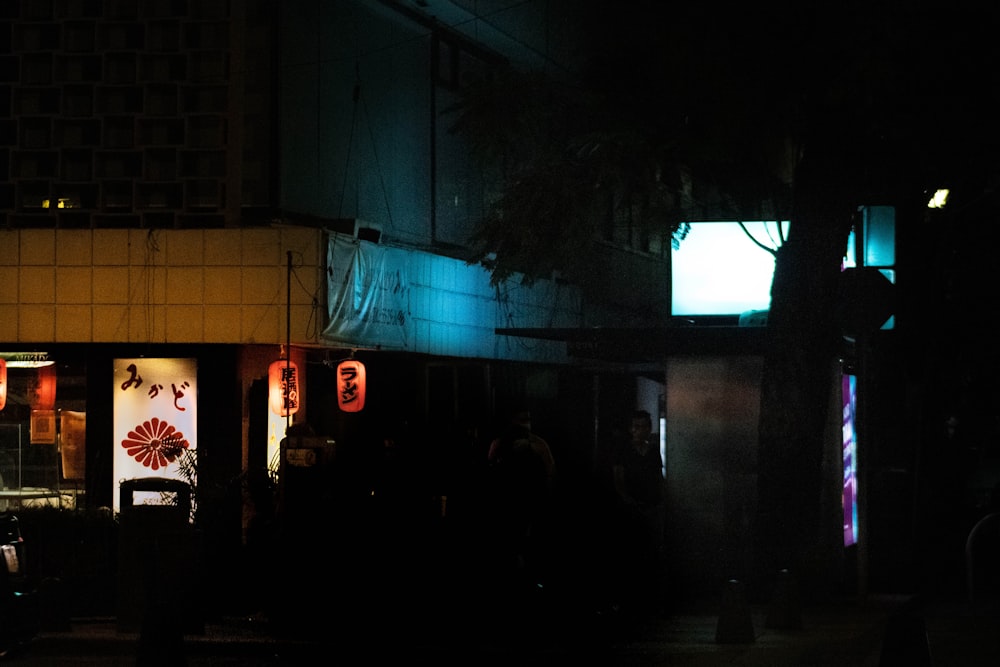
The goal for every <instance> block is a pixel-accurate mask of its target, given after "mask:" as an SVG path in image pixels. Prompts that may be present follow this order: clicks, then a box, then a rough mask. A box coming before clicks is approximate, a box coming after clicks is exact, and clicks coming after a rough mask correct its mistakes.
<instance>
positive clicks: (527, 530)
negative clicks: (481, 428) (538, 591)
mask: <svg viewBox="0 0 1000 667" xmlns="http://www.w3.org/2000/svg"><path fill="white" fill-rule="evenodd" d="M487 458H488V460H489V464H490V472H491V482H492V492H493V498H492V500H491V502H492V506H493V508H494V512H493V519H494V528H495V535H494V537H495V548H496V553H494V556H495V557H496V558H497V559H498V567H499V568H501V569H503V570H505V571H506V573H508V574H513V575H514V577H515V581H518V582H521V583H532V584H537V583H540V582H539V580H540V578H541V571H540V570H541V569H542V567H541V562H540V560H541V559H542V554H541V542H542V537H543V536H542V535H540V532H541V531H542V530H544V524H545V522H546V521H547V520H548V518H549V517H548V513H549V510H550V509H551V507H550V503H551V500H552V493H553V486H554V481H555V472H556V468H555V459H554V458H553V457H552V451H551V450H550V449H549V444H548V443H547V442H546V441H545V439H544V438H542V437H540V436H538V435H537V434H535V433H532V431H531V413H529V412H527V411H521V412H518V413H515V415H514V416H513V418H512V419H511V421H510V423H509V424H508V425H507V426H506V428H505V429H504V430H503V432H502V433H501V434H500V436H499V437H498V438H496V439H495V440H494V441H493V442H492V443H491V444H490V448H489V452H488V454H487Z"/></svg>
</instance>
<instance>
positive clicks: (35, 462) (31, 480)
mask: <svg viewBox="0 0 1000 667" xmlns="http://www.w3.org/2000/svg"><path fill="white" fill-rule="evenodd" d="M0 358H2V359H4V361H5V362H6V363H5V366H6V380H5V385H6V387H5V388H6V401H5V404H4V406H3V409H2V410H0V511H3V510H8V509H14V510H16V509H20V508H23V507H39V506H52V507H64V508H67V507H68V508H73V507H76V506H77V504H78V502H82V496H83V493H84V490H83V489H84V484H83V482H84V477H85V470H86V465H85V462H86V420H87V413H86V401H85V397H84V395H83V392H81V393H80V395H79V396H76V395H75V394H74V392H72V391H67V392H65V394H66V395H65V396H61V395H60V393H61V392H60V388H61V387H69V386H72V385H84V384H85V383H84V382H83V375H84V372H83V371H82V370H81V369H77V368H74V367H73V366H71V365H63V366H60V364H58V363H57V361H56V360H55V359H53V358H51V357H50V356H49V354H48V353H45V352H30V353H19V352H17V353H0Z"/></svg>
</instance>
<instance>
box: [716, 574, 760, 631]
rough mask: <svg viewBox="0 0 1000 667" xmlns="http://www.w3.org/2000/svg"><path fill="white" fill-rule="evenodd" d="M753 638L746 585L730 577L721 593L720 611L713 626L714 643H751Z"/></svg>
mask: <svg viewBox="0 0 1000 667" xmlns="http://www.w3.org/2000/svg"><path fill="white" fill-rule="evenodd" d="M755 639H756V637H755V635H754V631H753V616H752V615H751V614H750V605H749V604H748V603H747V596H746V587H745V586H744V585H743V583H742V582H740V581H738V580H736V579H730V580H729V581H728V582H726V590H725V591H724V592H723V594H722V613H721V614H720V615H719V623H718V625H716V627H715V643H716V644H752V643H753V642H754V640H755Z"/></svg>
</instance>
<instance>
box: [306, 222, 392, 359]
mask: <svg viewBox="0 0 1000 667" xmlns="http://www.w3.org/2000/svg"><path fill="white" fill-rule="evenodd" d="M407 264H408V255H407V252H406V251H405V250H402V249H399V248H390V247H386V246H380V245H377V244H374V243H369V242H367V241H357V240H355V239H353V238H351V237H347V236H341V235H339V234H335V235H331V239H330V244H329V249H328V251H327V266H328V267H329V269H330V273H329V278H328V281H329V282H328V294H327V297H328V304H329V306H328V308H329V313H328V315H329V320H328V321H329V325H328V326H327V328H326V329H325V330H324V331H323V337H324V338H325V339H327V340H329V341H336V342H341V343H345V344H347V345H351V344H356V343H357V342H359V341H364V343H365V346H368V347H380V348H382V349H389V350H406V349H409V347H410V345H409V342H410V331H409V326H410V304H409V295H410V288H409V281H408V280H407Z"/></svg>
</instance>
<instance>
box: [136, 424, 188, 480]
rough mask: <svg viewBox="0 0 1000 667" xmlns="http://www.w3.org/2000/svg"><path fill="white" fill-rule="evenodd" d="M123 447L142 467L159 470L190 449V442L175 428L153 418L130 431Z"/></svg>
mask: <svg viewBox="0 0 1000 667" xmlns="http://www.w3.org/2000/svg"><path fill="white" fill-rule="evenodd" d="M122 447H124V448H125V449H126V450H127V451H128V455H129V456H131V457H133V458H134V459H135V460H136V461H138V462H139V463H141V464H142V465H144V466H146V467H147V468H152V469H153V470H159V469H160V468H166V467H167V464H169V463H173V462H174V461H175V460H176V459H177V457H178V456H180V455H181V452H183V451H184V450H185V449H187V448H188V441H187V440H185V439H184V434H183V433H181V432H180V431H178V430H177V429H175V428H174V427H173V426H171V425H170V424H168V423H167V422H165V421H160V419H159V418H157V417H153V418H152V419H151V420H149V421H145V422H143V423H141V424H139V425H137V426H136V427H135V430H132V431H129V432H128V437H127V438H125V439H124V440H122Z"/></svg>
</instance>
